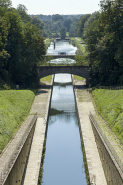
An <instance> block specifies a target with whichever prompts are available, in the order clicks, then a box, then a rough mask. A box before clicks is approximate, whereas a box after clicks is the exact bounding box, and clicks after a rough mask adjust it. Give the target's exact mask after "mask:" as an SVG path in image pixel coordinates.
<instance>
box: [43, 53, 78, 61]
mask: <svg viewBox="0 0 123 185" xmlns="http://www.w3.org/2000/svg"><path fill="white" fill-rule="evenodd" d="M75 56H76V55H65V54H64V55H60V54H59V55H53V54H49V55H45V56H44V57H45V58H46V59H49V58H52V59H58V58H69V59H73V60H74V59H75Z"/></svg>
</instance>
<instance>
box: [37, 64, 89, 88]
mask: <svg viewBox="0 0 123 185" xmlns="http://www.w3.org/2000/svg"><path fill="white" fill-rule="evenodd" d="M38 72H39V85H40V78H43V77H45V76H48V75H52V74H58V73H68V74H74V75H78V76H81V77H84V78H86V85H87V86H88V85H89V67H88V66H39V67H38Z"/></svg>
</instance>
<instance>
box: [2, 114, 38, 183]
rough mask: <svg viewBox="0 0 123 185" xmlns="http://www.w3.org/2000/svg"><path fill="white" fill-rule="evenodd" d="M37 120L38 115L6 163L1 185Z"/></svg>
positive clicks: (34, 117)
mask: <svg viewBox="0 0 123 185" xmlns="http://www.w3.org/2000/svg"><path fill="white" fill-rule="evenodd" d="M36 120H37V113H36V114H35V115H34V116H33V118H32V120H31V122H30V124H29V125H28V127H27V128H26V130H25V132H24V134H23V136H22V138H21V139H20V141H19V142H18V144H17V146H16V148H15V149H14V151H13V153H12V154H11V156H10V158H9V160H8V161H7V162H6V164H5V166H4V167H3V170H2V171H1V172H0V185H3V184H4V182H5V180H6V179H7V177H8V175H9V173H10V171H11V169H12V167H13V165H14V163H15V161H16V159H17V157H18V155H19V153H20V151H21V149H22V147H23V145H24V143H25V141H26V139H27V137H28V135H29V133H30V131H31V129H32V127H33V125H34V123H35V121H36Z"/></svg>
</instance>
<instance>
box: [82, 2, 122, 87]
mask: <svg viewBox="0 0 123 185" xmlns="http://www.w3.org/2000/svg"><path fill="white" fill-rule="evenodd" d="M120 5H122V1H121V0H116V1H108V0H107V1H102V2H101V13H100V14H99V15H98V20H95V21H93V22H91V23H90V24H89V26H88V27H87V28H86V31H85V37H86V44H87V50H88V53H89V61H90V66H91V81H90V82H91V85H92V86H94V85H97V84H99V85H103V84H105V85H113V84H121V83H122V80H121V79H122V74H123V63H122V61H123V55H122V51H121V50H122V47H123V24H122V23H123V11H122V8H120Z"/></svg>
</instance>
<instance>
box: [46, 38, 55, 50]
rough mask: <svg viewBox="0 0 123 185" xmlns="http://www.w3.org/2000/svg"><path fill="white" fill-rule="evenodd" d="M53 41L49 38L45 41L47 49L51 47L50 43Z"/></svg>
mask: <svg viewBox="0 0 123 185" xmlns="http://www.w3.org/2000/svg"><path fill="white" fill-rule="evenodd" d="M52 40H54V39H49V38H47V39H46V41H45V46H46V49H47V48H48V47H49V46H50V43H51V41H52Z"/></svg>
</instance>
